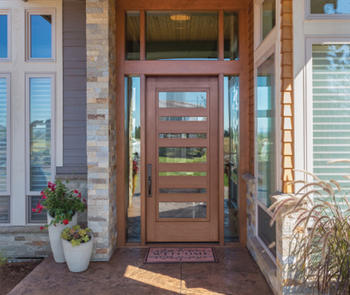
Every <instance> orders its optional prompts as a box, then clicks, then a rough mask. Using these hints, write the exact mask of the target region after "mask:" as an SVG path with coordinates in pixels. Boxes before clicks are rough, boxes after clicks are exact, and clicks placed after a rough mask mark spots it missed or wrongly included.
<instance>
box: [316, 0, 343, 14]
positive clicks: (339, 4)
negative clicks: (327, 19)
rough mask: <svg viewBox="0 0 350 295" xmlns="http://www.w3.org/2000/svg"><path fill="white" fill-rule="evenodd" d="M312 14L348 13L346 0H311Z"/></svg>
mask: <svg viewBox="0 0 350 295" xmlns="http://www.w3.org/2000/svg"><path fill="white" fill-rule="evenodd" d="M310 2H311V13H312V14H350V2H349V1H348V0H341V1H339V0H311V1H310Z"/></svg>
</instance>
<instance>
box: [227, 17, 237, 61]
mask: <svg viewBox="0 0 350 295" xmlns="http://www.w3.org/2000/svg"><path fill="white" fill-rule="evenodd" d="M238 36H239V34H238V14H237V13H235V12H225V14H224V50H225V52H224V57H225V59H227V60H237V59H238V44H239V43H238V40H239V39H238Z"/></svg>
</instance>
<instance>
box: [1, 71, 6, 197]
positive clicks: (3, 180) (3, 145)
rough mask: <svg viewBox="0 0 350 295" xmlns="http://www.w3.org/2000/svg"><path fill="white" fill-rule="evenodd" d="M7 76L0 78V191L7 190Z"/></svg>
mask: <svg viewBox="0 0 350 295" xmlns="http://www.w3.org/2000/svg"><path fill="white" fill-rule="evenodd" d="M7 88H8V86H7V78H0V192H7V191H8V188H7V178H8V177H7V148H8V147H7V135H8V132H7V129H8V126H7V119H8V117H7V116H8V114H7V112H8V109H7V103H8V101H7V97H8V94H7Z"/></svg>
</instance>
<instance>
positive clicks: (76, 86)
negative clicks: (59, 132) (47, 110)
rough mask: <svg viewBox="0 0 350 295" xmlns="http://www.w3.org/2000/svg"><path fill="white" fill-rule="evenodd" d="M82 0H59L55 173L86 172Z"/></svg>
mask: <svg viewBox="0 0 350 295" xmlns="http://www.w3.org/2000/svg"><path fill="white" fill-rule="evenodd" d="M85 5H86V3H85V0H63V167H58V168H57V174H58V175H60V174H86V173H87V156H86V31H85V27H86V23H85V11H86V9H85Z"/></svg>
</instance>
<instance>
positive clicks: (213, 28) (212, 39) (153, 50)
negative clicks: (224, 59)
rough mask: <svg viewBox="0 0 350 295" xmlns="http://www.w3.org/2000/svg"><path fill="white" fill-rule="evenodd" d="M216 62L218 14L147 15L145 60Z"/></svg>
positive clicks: (158, 12)
mask: <svg viewBox="0 0 350 295" xmlns="http://www.w3.org/2000/svg"><path fill="white" fill-rule="evenodd" d="M217 58H218V14H217V12H188V11H187V12H186V11H184V12H180V11H174V12H168V11H162V12H161V11H157V12H155V11H152V12H147V15H146V59H152V60H156V59H158V60H160V59H181V60H195V59H200V60H208V59H217Z"/></svg>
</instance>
